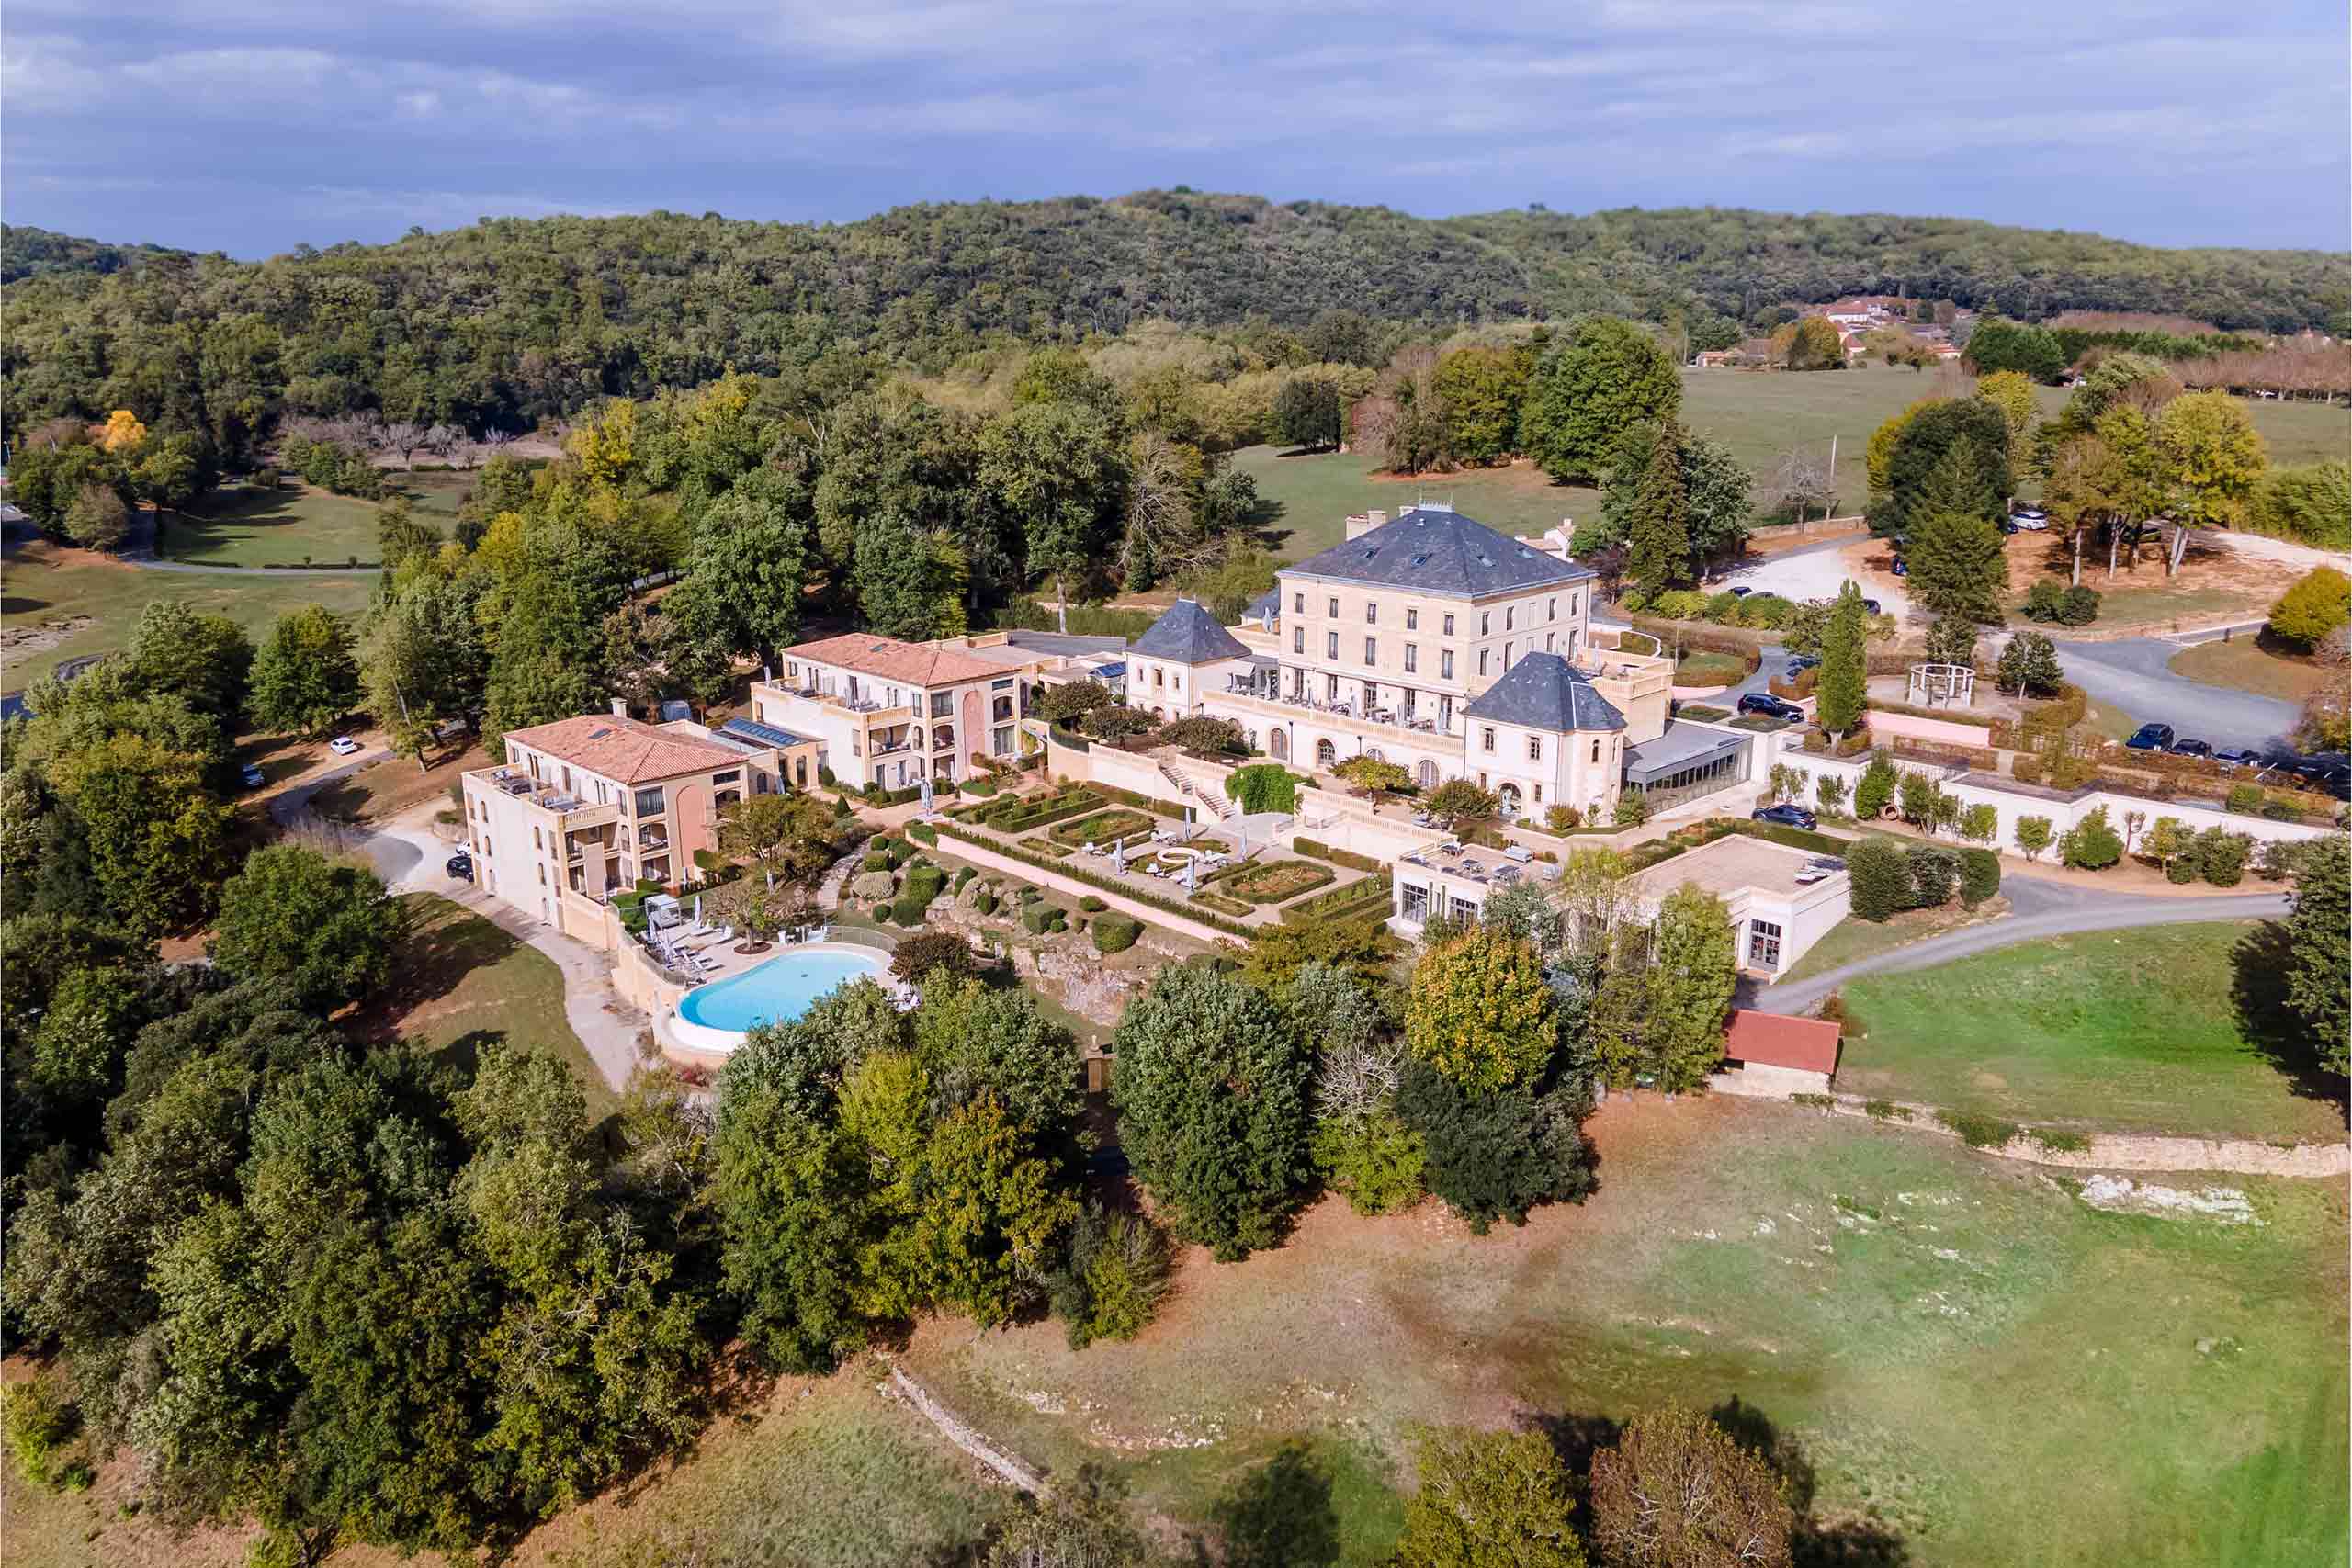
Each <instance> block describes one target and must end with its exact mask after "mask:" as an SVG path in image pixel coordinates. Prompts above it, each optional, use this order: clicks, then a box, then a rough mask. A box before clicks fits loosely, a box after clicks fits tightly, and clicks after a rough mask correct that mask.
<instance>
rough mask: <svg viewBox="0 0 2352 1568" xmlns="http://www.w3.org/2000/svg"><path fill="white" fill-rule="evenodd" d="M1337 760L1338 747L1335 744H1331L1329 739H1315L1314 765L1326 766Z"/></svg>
mask: <svg viewBox="0 0 2352 1568" xmlns="http://www.w3.org/2000/svg"><path fill="white" fill-rule="evenodd" d="M1339 760H1340V749H1339V748H1338V747H1337V746H1334V745H1332V744H1331V743H1330V742H1329V740H1317V742H1316V743H1315V765H1316V766H1317V767H1318V768H1328V767H1329V766H1330V765H1331V764H1332V763H1334V762H1336V761H1339Z"/></svg>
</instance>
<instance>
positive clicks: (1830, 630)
mask: <svg viewBox="0 0 2352 1568" xmlns="http://www.w3.org/2000/svg"><path fill="white" fill-rule="evenodd" d="M1869 623H1870V612H1869V611H1868V610H1867V609H1865V608H1864V607H1863V605H1862V591H1861V590H1860V588H1858V587H1856V586H1855V585H1854V583H1853V582H1852V581H1848V582H1847V583H1846V584H1845V585H1844V586H1843V587H1841V588H1839V589H1838V599H1837V602H1836V603H1835V604H1832V605H1831V606H1830V608H1829V625H1828V626H1826V628H1825V629H1824V630H1823V632H1822V634H1821V675H1820V678H1819V680H1818V682H1816V683H1815V686H1814V715H1815V717H1817V718H1818V719H1820V721H1821V728H1824V729H1826V730H1827V731H1829V733H1830V734H1832V735H1844V734H1846V733H1848V732H1849V731H1850V730H1851V729H1852V728H1854V726H1856V725H1858V724H1860V723H1861V722H1862V700H1863V698H1864V697H1865V696H1866V695H1867V694H1868V690H1869V676H1870V666H1869V659H1868V645H1869V637H1870V626H1869Z"/></svg>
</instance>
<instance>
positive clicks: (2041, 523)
mask: <svg viewBox="0 0 2352 1568" xmlns="http://www.w3.org/2000/svg"><path fill="white" fill-rule="evenodd" d="M2009 521H2010V522H2012V523H2014V524H2016V525H2018V527H2020V528H2022V529H2024V530H2025V531H2026V532H2027V533H2029V534H2040V533H2043V532H2045V531H2046V530H2047V529H2048V528H2049V526H2050V514H2049V513H2046V512H2034V511H2026V512H2012V513H2009Z"/></svg>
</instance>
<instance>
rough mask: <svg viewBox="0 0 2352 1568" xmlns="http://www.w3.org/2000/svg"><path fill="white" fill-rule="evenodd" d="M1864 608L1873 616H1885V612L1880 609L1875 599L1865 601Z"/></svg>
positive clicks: (1863, 602)
mask: <svg viewBox="0 0 2352 1568" xmlns="http://www.w3.org/2000/svg"><path fill="white" fill-rule="evenodd" d="M1862 608H1863V609H1865V610H1868V611H1869V612H1870V613H1871V615H1881V614H1883V611H1881V610H1880V609H1879V607H1878V601H1877V600H1875V599H1865V600H1863V601H1862Z"/></svg>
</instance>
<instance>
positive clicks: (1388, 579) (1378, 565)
mask: <svg viewBox="0 0 2352 1568" xmlns="http://www.w3.org/2000/svg"><path fill="white" fill-rule="evenodd" d="M1281 570H1283V572H1284V573H1291V572H1296V573H1298V574H1300V575H1301V576H1306V577H1317V578H1325V579H1328V580H1330V581H1338V582H1362V583H1368V584H1371V585H1372V586H1374V587H1379V588H1404V589H1411V590H1416V591H1419V592H1424V593H1454V594H1460V595H1463V596H1464V597H1465V598H1478V597H1482V596H1484V595H1486V594H1488V593H1511V592H1525V591H1526V590H1528V589H1532V588H1546V587H1551V586H1553V585H1555V584H1560V585H1565V584H1566V583H1571V582H1582V581H1586V580H1587V579H1588V578H1589V577H1591V576H1592V572H1591V570H1589V568H1586V567H1581V566H1577V564H1575V563H1574V562H1572V561H1564V560H1562V559H1560V558H1558V557H1557V556H1552V555H1546V554H1544V552H1543V551H1542V550H1532V549H1530V548H1528V547H1526V546H1525V545H1522V544H1521V543H1519V542H1518V541H1517V540H1516V539H1509V538H1505V537H1504V536H1502V535H1500V534H1498V533H1497V532H1495V530H1493V529H1492V528H1489V527H1487V525H1485V524H1484V523H1481V522H1479V521H1477V520H1476V518H1471V517H1465V516H1464V515H1463V514H1462V513H1459V512H1439V511H1433V510H1431V509H1430V508H1428V507H1419V506H1417V507H1415V508H1413V509H1412V510H1411V511H1410V512H1407V513H1402V514H1400V515H1399V516H1398V517H1397V520H1396V521H1395V522H1393V523H1384V524H1382V525H1380V526H1379V527H1377V528H1374V529H1373V530H1372V531H1371V532H1370V533H1368V534H1361V535H1358V536H1356V537H1355V538H1352V539H1350V540H1349V541H1348V542H1347V543H1346V544H1344V545H1334V546H1332V547H1330V548H1329V549H1328V550H1325V551H1323V552H1322V553H1321V554H1319V555H1312V556H1309V557H1307V558H1306V559H1305V560H1303V561H1299V562H1297V563H1296V564H1295V565H1292V566H1286V567H1283V568H1282V569H1281Z"/></svg>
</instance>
